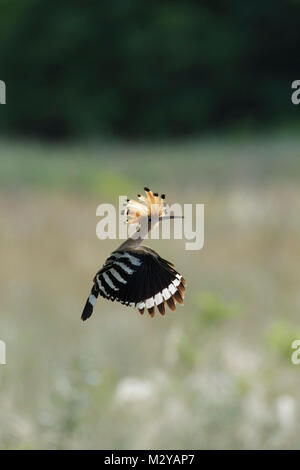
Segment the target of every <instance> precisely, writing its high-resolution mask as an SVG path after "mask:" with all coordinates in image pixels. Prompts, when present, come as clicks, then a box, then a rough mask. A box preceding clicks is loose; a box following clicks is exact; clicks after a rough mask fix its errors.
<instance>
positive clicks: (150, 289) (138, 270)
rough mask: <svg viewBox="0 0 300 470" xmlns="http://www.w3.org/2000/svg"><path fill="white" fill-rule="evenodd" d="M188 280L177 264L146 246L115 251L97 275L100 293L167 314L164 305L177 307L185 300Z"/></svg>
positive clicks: (95, 279)
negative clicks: (177, 267) (182, 274)
mask: <svg viewBox="0 0 300 470" xmlns="http://www.w3.org/2000/svg"><path fill="white" fill-rule="evenodd" d="M185 284H186V283H185V280H184V279H183V277H182V276H181V275H180V274H179V273H178V272H177V271H176V270H175V268H174V265H173V264H172V263H170V262H169V261H166V260H164V259H163V258H161V257H160V256H159V255H158V254H157V253H156V252H155V251H154V250H151V249H150V248H147V247H140V248H139V249H134V250H126V251H116V252H113V253H112V254H111V256H110V257H109V258H108V259H107V260H106V262H105V263H104V266H103V267H102V269H101V270H100V271H99V272H98V273H97V274H96V276H95V278H94V286H95V288H97V289H98V292H99V294H100V295H101V296H102V297H104V298H106V299H110V300H112V301H114V300H116V301H117V302H121V303H122V304H124V305H129V306H136V305H137V306H138V309H139V311H140V313H144V309H145V308H146V309H147V310H148V312H149V314H150V315H151V316H153V315H154V313H155V307H157V308H158V310H159V312H160V313H161V314H162V315H164V314H165V304H167V305H168V306H169V308H170V309H171V310H175V308H176V307H175V302H178V303H180V304H182V303H183V297H184V291H185Z"/></svg>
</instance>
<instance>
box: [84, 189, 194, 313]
mask: <svg viewBox="0 0 300 470" xmlns="http://www.w3.org/2000/svg"><path fill="white" fill-rule="evenodd" d="M144 189H145V192H146V197H144V196H141V195H139V194H138V199H139V202H138V201H135V200H132V199H131V200H127V206H126V215H127V223H128V224H137V229H136V231H135V232H134V233H133V235H131V236H130V237H129V238H128V239H127V240H126V241H125V242H124V243H122V244H121V245H120V246H119V248H117V249H116V250H115V251H113V252H112V253H111V255H110V256H109V257H108V258H107V260H106V261H105V263H104V264H103V266H102V268H101V269H100V270H99V271H98V272H97V274H96V275H95V277H94V279H93V287H92V290H91V293H90V295H89V297H88V299H87V301H86V304H85V307H84V309H83V312H82V315H81V319H82V320H87V319H88V318H89V317H90V316H91V315H92V313H93V309H94V305H95V303H96V300H97V298H98V296H99V294H100V296H102V297H104V298H105V299H109V300H112V301H114V300H116V301H117V302H120V303H122V304H123V305H127V306H130V307H137V308H138V310H139V312H140V313H141V314H143V313H144V310H145V308H146V309H147V310H148V313H149V315H150V316H151V317H154V315H155V308H157V309H158V311H159V312H160V313H161V315H164V314H165V305H166V304H167V306H168V307H169V308H170V309H171V310H173V311H174V310H175V309H176V306H175V303H176V302H178V303H179V304H183V298H184V292H185V285H186V281H185V280H184V278H183V277H182V275H181V274H179V273H178V272H177V271H176V269H175V266H174V264H172V263H170V262H169V261H167V260H165V259H163V258H161V257H160V256H159V254H158V253H156V252H155V251H154V250H152V249H151V248H149V247H147V246H144V245H142V244H141V243H142V241H143V239H144V238H145V236H146V235H147V234H148V232H150V231H151V229H152V228H153V227H154V226H155V225H156V224H157V223H159V222H161V221H163V220H168V219H174V218H177V217H181V216H175V215H171V216H170V215H166V204H165V195H164V194H162V195H161V197H159V196H158V194H157V193H153V192H152V191H150V189H149V188H144Z"/></svg>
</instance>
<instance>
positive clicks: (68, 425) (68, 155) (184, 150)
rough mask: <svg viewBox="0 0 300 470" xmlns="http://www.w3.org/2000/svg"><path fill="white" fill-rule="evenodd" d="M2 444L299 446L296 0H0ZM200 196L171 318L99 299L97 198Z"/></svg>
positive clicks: (102, 245) (169, 254)
mask: <svg viewBox="0 0 300 470" xmlns="http://www.w3.org/2000/svg"><path fill="white" fill-rule="evenodd" d="M0 9H1V12H0V79H1V80H4V81H5V82H6V86H7V104H6V105H1V106H0V217H1V219H0V220H1V225H0V246H1V263H0V280H1V282H0V299H1V300H0V302H1V312H0V313H1V321H0V339H1V340H4V341H5V342H6V344H7V365H2V366H0V423H1V426H0V448H1V449H43V448H50V449H69V448H71V449H72V448H73V449H78V448H83V449H88V448H99V449H101V448H111V449H120V448H122V449H138V448H147V449H174V448H175V449H176V448H182V449H187V448H200V449H204V448H208V449H213V448H218V449H221V448H222V449H224V448H225V449H232V448H238V449H245V448H259V449H265V448H274V449H277V448H285V449H287V448H295V449H296V448H299V447H300V442H299V435H300V425H299V422H300V419H299V418H300V409H299V403H298V384H299V374H300V368H299V366H298V367H297V366H296V365H293V364H292V363H291V354H292V352H293V350H292V349H291V343H292V341H293V340H295V339H300V323H299V308H300V296H299V284H300V273H299V257H300V248H299V246H300V244H299V235H300V220H299V217H298V214H299V209H300V189H299V177H300V160H299V157H300V148H299V144H300V138H299V135H298V130H299V117H298V115H299V112H300V110H299V109H298V108H297V106H294V105H292V104H291V99H290V97H291V82H292V81H293V80H296V79H300V70H299V61H297V50H298V44H299V33H298V25H299V20H300V2H299V1H296V0H288V1H285V2H271V1H260V2H258V1H253V2H244V3H243V2H238V1H216V2H207V1H203V2H193V1H187V2H176V1H175V2H167V1H162V2H159V3H156V2H153V3H144V4H142V3H141V2H135V1H128V0H123V1H118V0H116V1H115V2H108V1H103V2H96V1H92V0H91V1H88V2H83V1H79V0H72V1H67V0H61V1H60V2H58V3H56V2H51V3H50V2H42V1H41V0H24V1H23V2H16V1H14V0H10V1H8V0H2V1H0ZM145 185H147V186H149V187H150V188H152V189H153V190H154V191H156V190H157V191H159V192H165V193H166V194H167V202H170V203H173V202H181V203H190V202H192V203H204V204H205V246H204V248H203V250H201V251H199V252H191V251H185V250H184V241H182V240H172V241H170V242H169V241H166V240H153V241H148V244H149V245H150V246H151V247H153V248H154V249H156V250H157V251H159V253H160V254H161V255H162V256H163V257H164V258H166V259H169V260H170V261H173V262H174V263H175V264H176V267H177V269H178V270H179V271H180V272H181V273H182V274H183V275H184V277H185V278H186V279H187V282H188V285H187V293H186V298H185V306H184V307H183V308H181V307H178V308H177V310H176V312H171V311H170V312H168V313H167V315H166V316H165V317H161V316H159V315H156V317H155V318H154V319H151V318H150V317H147V315H144V316H140V315H139V313H138V312H137V311H135V310H134V309H130V308H125V307H123V306H121V305H119V304H116V303H110V302H107V301H103V300H100V301H99V302H98V303H97V305H96V307H95V314H94V316H93V317H92V319H91V320H89V321H88V322H86V323H84V324H83V323H82V322H81V321H80V315H81V311H82V307H83V305H84V303H85V301H86V297H87V295H88V293H89V289H90V287H91V281H92V278H93V276H94V274H95V272H96V271H97V269H98V268H99V267H100V266H101V265H102V263H103V262H104V260H105V258H106V257H107V255H108V254H109V253H110V252H111V251H112V250H113V249H114V248H115V247H116V246H117V245H118V244H119V242H118V240H115V241H114V240H107V241H100V240H98V239H97V238H96V224H97V222H98V218H97V217H96V207H97V206H98V204H100V203H102V202H109V203H117V202H118V196H119V195H125V194H126V195H128V196H129V197H134V196H135V195H136V193H138V192H140V191H141V190H142V188H143V187H144V186H145Z"/></svg>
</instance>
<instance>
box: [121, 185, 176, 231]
mask: <svg viewBox="0 0 300 470" xmlns="http://www.w3.org/2000/svg"><path fill="white" fill-rule="evenodd" d="M144 190H145V192H146V196H141V195H140V194H138V195H137V197H138V199H139V201H135V200H134V199H129V200H128V201H127V205H126V209H125V213H126V215H127V223H128V224H138V225H139V226H141V227H143V226H144V227H147V230H149V229H150V228H153V227H154V225H156V224H157V223H159V222H161V221H163V220H170V219H175V218H183V216H176V215H168V214H167V211H166V208H167V206H166V202H165V199H166V196H165V195H164V194H162V195H161V196H160V197H159V195H158V193H153V192H152V191H151V190H150V189H149V188H147V187H145V188H144Z"/></svg>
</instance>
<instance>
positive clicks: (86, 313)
mask: <svg viewBox="0 0 300 470" xmlns="http://www.w3.org/2000/svg"><path fill="white" fill-rule="evenodd" d="M98 295H99V291H98V290H97V287H96V285H95V284H94V285H93V287H92V290H91V293H90V295H89V296H88V299H87V301H86V304H85V306H84V309H83V312H82V315H81V320H82V321H85V320H87V319H88V318H90V316H91V315H92V313H93V309H94V305H95V303H96V300H97V297H98Z"/></svg>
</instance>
